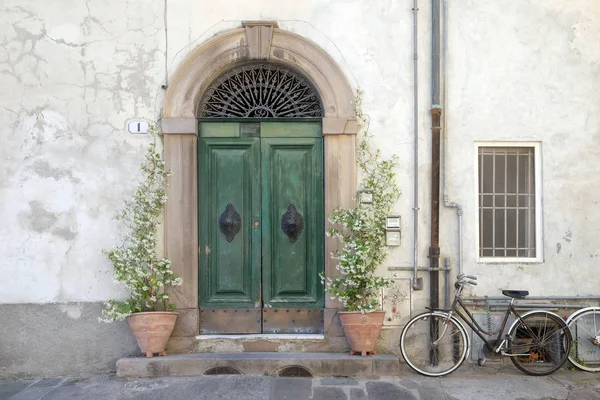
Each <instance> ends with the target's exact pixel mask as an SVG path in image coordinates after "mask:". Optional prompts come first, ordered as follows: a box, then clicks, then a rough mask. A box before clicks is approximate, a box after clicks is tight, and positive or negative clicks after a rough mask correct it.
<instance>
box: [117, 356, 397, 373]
mask: <svg viewBox="0 0 600 400" xmlns="http://www.w3.org/2000/svg"><path fill="white" fill-rule="evenodd" d="M214 367H230V368H234V369H236V370H237V371H239V372H240V373H241V374H245V375H270V376H278V375H279V373H280V372H281V371H282V370H283V369H285V368H287V367H302V368H305V369H307V370H308V371H309V372H310V373H311V374H312V376H313V377H348V378H353V377H360V378H367V377H379V376H397V375H398V373H399V361H398V357H397V356H394V355H391V354H378V355H372V356H368V357H361V356H351V355H349V354H346V353H304V352H299V353H269V352H265V353H192V354H177V355H172V356H166V357H152V358H145V357H137V358H121V359H120V360H119V361H117V376H118V377H120V378H157V377H167V376H200V375H204V373H205V372H206V371H207V370H209V369H211V368H214Z"/></svg>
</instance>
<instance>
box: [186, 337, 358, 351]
mask: <svg viewBox="0 0 600 400" xmlns="http://www.w3.org/2000/svg"><path fill="white" fill-rule="evenodd" d="M349 349H350V348H349V346H348V341H347V340H346V338H345V337H328V338H327V339H325V337H324V335H320V334H308V335H306V334H304V335H292V334H283V335H282V334H278V335H265V334H257V335H200V336H196V340H195V345H194V352H197V353H238V352H251V353H252V352H255V353H260V352H284V353H285V352H297V353H301V352H308V353H310V352H318V353H343V352H345V351H348V350H349Z"/></svg>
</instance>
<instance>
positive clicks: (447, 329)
mask: <svg viewBox="0 0 600 400" xmlns="http://www.w3.org/2000/svg"><path fill="white" fill-rule="evenodd" d="M446 321H447V324H445V322H446ZM442 335H443V336H442ZM440 337H441V340H440V342H439V343H438V344H437V345H434V342H435V341H436V340H437V339H438V338H440ZM468 340H469V339H468V337H467V332H466V331H465V328H464V327H463V326H462V324H461V323H460V322H459V321H458V320H457V319H456V318H454V317H451V318H450V319H448V314H447V313H443V312H426V313H423V314H420V315H417V316H416V317H414V318H412V319H411V320H410V321H408V323H407V324H406V326H405V327H404V329H403V330H402V335H401V336H400V351H401V352H402V357H404V361H406V363H407V364H408V365H409V367H411V368H412V369H413V370H415V371H416V372H418V373H420V374H423V375H426V376H442V375H447V374H449V373H451V372H452V371H454V370H456V369H457V368H458V367H460V365H461V364H462V362H463V361H464V359H465V357H466V355H467V350H468V348H469V341H468Z"/></svg>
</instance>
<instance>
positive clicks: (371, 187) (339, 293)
mask: <svg viewBox="0 0 600 400" xmlns="http://www.w3.org/2000/svg"><path fill="white" fill-rule="evenodd" d="M361 99H362V93H361V92H360V91H358V92H357V96H356V117H357V120H358V122H359V124H360V127H361V131H362V135H361V138H360V143H359V147H358V163H359V167H360V169H361V171H362V179H361V187H362V189H361V193H363V194H366V195H367V196H368V199H367V201H366V202H363V201H360V202H359V204H358V206H356V207H352V208H347V209H344V208H337V209H335V210H334V211H333V212H332V213H331V215H330V216H329V221H330V222H331V223H332V224H334V227H333V228H331V229H329V230H328V232H327V233H328V235H330V236H333V237H336V238H338V239H339V240H340V242H341V248H340V249H339V250H338V251H336V252H335V253H334V254H333V255H332V257H333V258H335V259H336V260H337V262H338V265H337V267H336V268H337V270H338V272H339V274H338V275H337V276H336V277H327V278H324V276H323V275H322V276H321V277H322V279H323V280H324V283H325V290H326V291H327V292H328V293H330V295H331V297H332V298H334V299H338V300H340V301H341V303H342V305H343V310H344V311H340V312H339V316H340V321H341V323H342V327H343V329H344V333H345V335H346V338H347V339H348V342H349V343H350V347H351V349H352V351H351V354H356V353H360V354H362V355H363V356H365V355H366V354H367V353H374V350H375V344H376V342H377V338H378V337H379V333H380V332H381V327H382V326H383V320H384V317H385V311H379V308H380V307H379V302H378V300H377V299H378V297H379V294H380V290H381V288H383V287H385V286H388V285H390V284H391V283H392V281H391V280H390V279H389V278H385V277H381V276H377V275H376V271H377V268H378V267H379V266H381V265H382V263H383V261H384V260H385V258H386V256H387V247H386V243H385V232H386V216H387V215H389V214H390V212H391V209H392V206H393V205H394V203H395V202H396V201H397V200H398V198H399V196H400V189H399V188H398V186H397V184H396V181H395V176H396V174H395V172H394V168H395V167H396V166H397V165H398V159H397V157H396V156H393V157H392V158H391V159H390V160H384V159H382V157H381V152H380V150H372V149H371V147H370V145H369V141H370V138H371V137H372V136H371V134H370V133H369V131H368V120H367V118H366V116H365V115H364V114H363V113H362V111H361V105H362V102H361Z"/></svg>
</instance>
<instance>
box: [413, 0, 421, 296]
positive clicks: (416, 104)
mask: <svg viewBox="0 0 600 400" xmlns="http://www.w3.org/2000/svg"><path fill="white" fill-rule="evenodd" d="M417 11H419V9H418V8H417V0H413V29H414V32H413V47H414V57H413V88H414V89H413V96H414V99H413V102H414V105H413V108H414V116H413V120H414V121H413V123H414V155H413V160H414V166H413V174H414V182H413V193H414V198H413V246H414V247H413V268H414V269H413V279H412V287H413V290H421V289H422V285H420V284H419V280H418V278H417V265H418V262H419V64H418V62H417V61H418V59H419V57H418V53H417Z"/></svg>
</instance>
